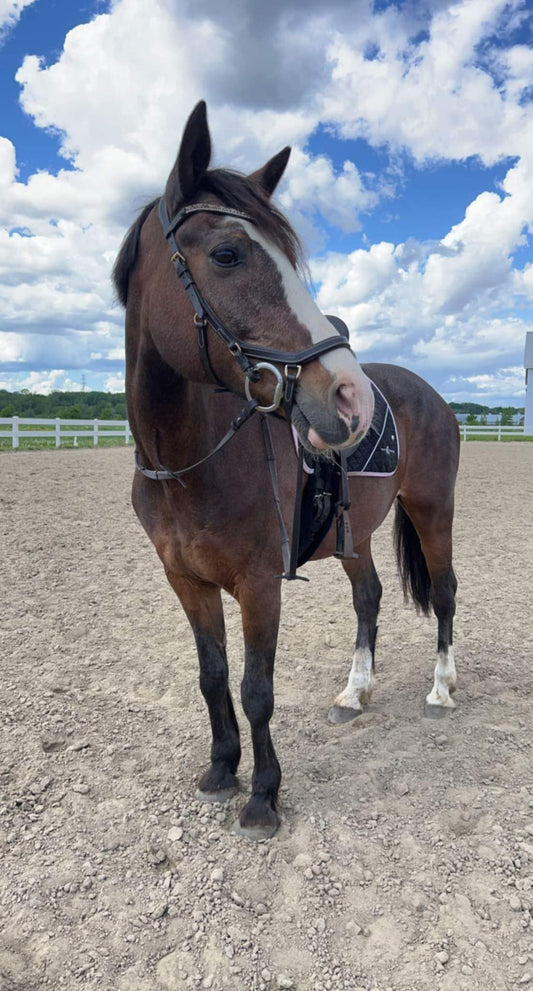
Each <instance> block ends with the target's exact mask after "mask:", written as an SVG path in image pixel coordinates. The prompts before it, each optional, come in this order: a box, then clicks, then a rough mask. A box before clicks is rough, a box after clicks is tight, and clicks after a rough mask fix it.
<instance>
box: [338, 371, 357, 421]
mask: <svg viewBox="0 0 533 991" xmlns="http://www.w3.org/2000/svg"><path fill="white" fill-rule="evenodd" d="M355 405H356V397H355V390H354V388H353V386H351V385H346V384H345V383H344V384H342V385H339V386H338V387H337V390H336V392H335V406H336V407H337V412H338V414H339V416H341V417H342V419H343V420H345V421H346V423H347V424H349V426H350V431H351V432H352V433H355V431H356V430H357V427H358V426H359V417H358V416H357V415H356V414H355V413H354V407H355Z"/></svg>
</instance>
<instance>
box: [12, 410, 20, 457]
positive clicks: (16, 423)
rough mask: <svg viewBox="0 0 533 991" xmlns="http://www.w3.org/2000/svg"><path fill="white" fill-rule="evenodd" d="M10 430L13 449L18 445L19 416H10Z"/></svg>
mask: <svg viewBox="0 0 533 991" xmlns="http://www.w3.org/2000/svg"><path fill="white" fill-rule="evenodd" d="M11 431H12V444H13V450H15V448H17V447H18V446H19V418H18V416H12V417H11Z"/></svg>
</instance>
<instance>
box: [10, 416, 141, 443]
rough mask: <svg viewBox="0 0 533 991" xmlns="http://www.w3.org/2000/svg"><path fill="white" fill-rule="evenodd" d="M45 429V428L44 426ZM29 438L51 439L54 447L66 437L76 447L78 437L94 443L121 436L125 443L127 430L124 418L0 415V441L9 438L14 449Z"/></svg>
mask: <svg viewBox="0 0 533 991" xmlns="http://www.w3.org/2000/svg"><path fill="white" fill-rule="evenodd" d="M47 427H48V428H49V429H46V428H47ZM30 437H36V438H38V439H39V440H50V439H54V440H55V446H56V447H60V445H61V440H62V439H63V438H64V437H68V438H70V439H71V440H72V445H73V447H77V446H78V441H79V440H87V439H89V440H91V441H92V443H93V444H94V446H95V447H96V445H97V444H98V441H99V440H103V439H104V438H106V437H122V438H123V439H124V443H125V444H129V441H130V438H131V430H130V426H129V423H128V421H127V420H63V419H60V418H59V417H56V418H55V419H54V420H37V419H35V418H33V417H31V418H30V417H22V416H10V417H7V416H2V417H0V440H9V439H11V447H12V448H14V449H15V448H17V447H19V445H20V441H21V440H22V439H23V440H25V439H26V438H30Z"/></svg>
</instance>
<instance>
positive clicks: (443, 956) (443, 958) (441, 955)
mask: <svg viewBox="0 0 533 991" xmlns="http://www.w3.org/2000/svg"><path fill="white" fill-rule="evenodd" d="M449 959H450V954H449V953H448V951H447V950H439V952H438V953H436V954H435V960H438V961H439V963H442V964H445V963H448V960H449Z"/></svg>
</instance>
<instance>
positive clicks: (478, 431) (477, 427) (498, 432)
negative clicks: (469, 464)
mask: <svg viewBox="0 0 533 991" xmlns="http://www.w3.org/2000/svg"><path fill="white" fill-rule="evenodd" d="M459 429H460V431H461V437H462V439H463V440H468V437H469V436H470V437H479V436H481V435H483V434H486V435H488V436H489V437H496V438H497V439H498V440H501V439H502V437H504V436H505V437H523V436H524V427H523V425H522V426H520V427H519V426H516V425H514V426H510V427H502V425H501V423H492V424H490V425H489V426H487V425H486V424H481V423H479V424H478V423H460V424H459Z"/></svg>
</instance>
